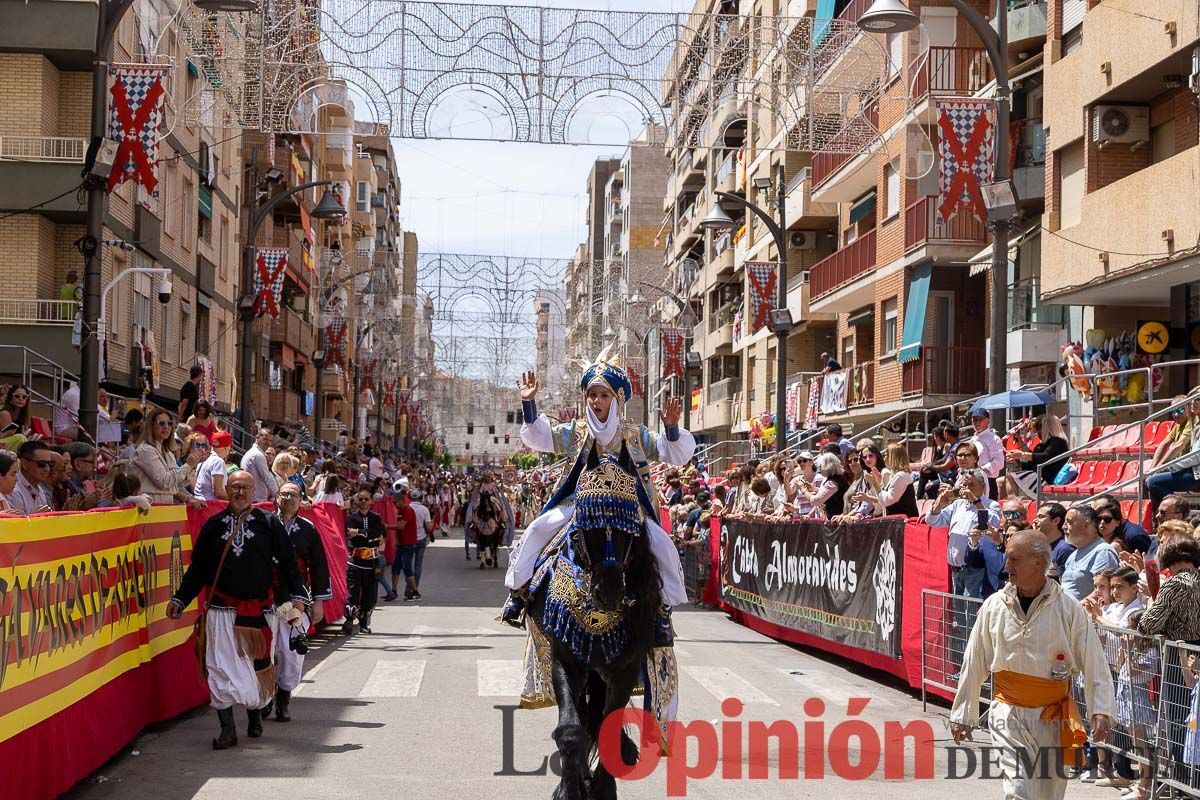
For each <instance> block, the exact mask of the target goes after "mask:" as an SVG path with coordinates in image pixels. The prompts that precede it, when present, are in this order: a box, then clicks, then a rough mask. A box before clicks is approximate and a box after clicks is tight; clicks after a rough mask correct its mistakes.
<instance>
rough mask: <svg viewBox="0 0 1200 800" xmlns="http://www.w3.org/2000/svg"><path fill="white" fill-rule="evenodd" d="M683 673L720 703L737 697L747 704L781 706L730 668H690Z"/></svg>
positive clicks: (686, 668)
mask: <svg viewBox="0 0 1200 800" xmlns="http://www.w3.org/2000/svg"><path fill="white" fill-rule="evenodd" d="M683 671H684V672H686V673H687V674H688V675H689V676H691V678H692V679H693V680H695V681H696V683H698V684H700V685H701V686H703V687H704V688H705V689H707V690H708V693H709V694H711V695H712V696H713V697H715V698H717V700H718V701H719V702H723V701H725V700H727V699H729V698H730V697H736V698H737V699H738V700H741V701H742V702H743V703H746V704H750V703H760V704H763V705H772V706H777V705H779V703H776V702H775V701H774V700H772V699H771V698H770V697H767V695H765V694H764V693H763V692H761V691H760V690H759V689H757V688H755V686H754V685H753V684H751V683H750V682H749V681H747V680H746V679H745V678H743V677H742V676H740V675H738V674H737V673H736V672H734V671H733V670H731V669H729V668H728V667H696V666H688V667H684V668H683Z"/></svg>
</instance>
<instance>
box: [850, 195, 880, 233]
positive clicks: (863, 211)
mask: <svg viewBox="0 0 1200 800" xmlns="http://www.w3.org/2000/svg"><path fill="white" fill-rule="evenodd" d="M874 210H875V193H874V192H871V194H869V195H867V196H866V197H864V198H862V199H861V200H859V201H858V202H857V203H855V204H854V205H852V206H850V224H851V225H853V224H854V223H856V222H858V221H859V220H860V219H862V218H863V217H865V216H866V215H867V214H870V213H871V212H872V211H874Z"/></svg>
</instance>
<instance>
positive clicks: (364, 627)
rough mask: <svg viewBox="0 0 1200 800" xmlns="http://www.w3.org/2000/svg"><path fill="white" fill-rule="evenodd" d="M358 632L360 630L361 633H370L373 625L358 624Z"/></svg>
mask: <svg viewBox="0 0 1200 800" xmlns="http://www.w3.org/2000/svg"><path fill="white" fill-rule="evenodd" d="M358 632H359V633H370V632H371V626H370V625H359V626H358Z"/></svg>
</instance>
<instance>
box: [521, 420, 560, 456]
mask: <svg viewBox="0 0 1200 800" xmlns="http://www.w3.org/2000/svg"><path fill="white" fill-rule="evenodd" d="M521 441H522V442H524V443H525V446H526V447H528V448H529V449H531V450H536V451H538V452H539V453H553V452H554V428H553V427H552V426H551V425H550V420H548V419H546V415H545V414H539V415H538V418H537V419H535V420H534V421H533V422H524V423H521Z"/></svg>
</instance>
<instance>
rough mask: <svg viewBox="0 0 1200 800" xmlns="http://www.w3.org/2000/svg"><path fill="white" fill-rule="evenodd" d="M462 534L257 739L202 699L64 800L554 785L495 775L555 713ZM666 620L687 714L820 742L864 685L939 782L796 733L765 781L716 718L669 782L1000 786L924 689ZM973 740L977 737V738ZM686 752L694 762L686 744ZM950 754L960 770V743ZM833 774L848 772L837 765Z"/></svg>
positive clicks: (699, 785)
mask: <svg viewBox="0 0 1200 800" xmlns="http://www.w3.org/2000/svg"><path fill="white" fill-rule="evenodd" d="M455 535H456V538H452V539H451V540H449V541H447V540H444V539H440V540H438V541H437V542H435V543H434V544H432V545H431V546H430V548H429V550H428V551H427V554H426V558H425V575H424V576H423V578H422V592H423V594H424V599H423V600H422V601H419V602H414V603H404V602H395V603H390V604H386V605H384V606H383V607H381V608H380V610H379V611H377V612H376V615H375V619H374V623H373V628H374V633H373V634H372V635H370V636H357V637H354V638H352V639H347V638H345V637H342V636H337V635H324V636H321V637H318V638H317V639H316V640H315V641H314V645H315V646H314V649H313V650H312V651H310V653H309V655H308V658H307V660H306V664H305V670H306V671H305V679H304V682H303V683H302V684H301V686H300V688H299V689H298V690H297V697H296V698H295V699H294V700H293V702H292V717H293V720H292V721H291V722H289V723H276V722H273V721H272V722H267V723H266V734H265V735H264V736H263V737H262V738H261V739H249V738H246V737H245V735H244V734H245V715H244V712H241V711H239V712H238V714H237V718H238V724H239V739H240V741H239V745H238V747H236V748H235V749H233V750H228V751H224V752H214V751H213V750H212V749H211V746H210V740H211V739H212V737H213V736H214V735H215V733H216V729H217V723H216V716H215V714H214V712H213V711H212V710H211V709H208V708H205V709H199V710H197V711H194V712H192V713H190V714H187V715H184V716H183V717H180V718H178V719H176V720H173V721H171V722H168V723H165V724H162V725H158V726H154V727H153V728H151V729H148V730H146V731H145V732H143V734H142V735H141V736H140V737H139V738H138V739H137V740H136V741H135V742H134V743H133V744H131V745H130V746H128V747H127V748H125V749H124V750H123V751H122V753H121V754H120V755H119V756H117V757H116V758H114V759H113V760H112V761H110V762H109V763H108V764H106V765H105V766H104V767H103V768H102V769H100V770H98V771H97V772H96V773H95V774H94V775H92V776H91V777H90V778H89V779H87V780H86V781H84V782H83V783H81V784H80V785H78V786H77V787H75V789H74V790H72V791H71V792H70V793H69V794H68V795H67V797H69V798H74V799H75V800H107V798H114V799H115V798H120V799H122V800H125V799H126V798H128V799H129V800H133V799H135V798H155V799H156V800H157V799H158V798H175V799H176V800H179V799H181V798H205V800H239V799H240V798H254V799H255V800H266V799H267V798H271V799H272V800H274V799H275V798H286V800H309V798H312V800H329V799H330V798H343V797H347V798H348V797H353V798H376V797H379V798H389V797H402V798H405V799H406V800H412V799H416V800H423V799H424V798H469V800H492V799H493V798H494V799H495V800H501V799H503V800H510V799H511V798H513V797H523V798H524V797H529V798H542V797H544V798H549V797H550V795H551V793H552V792H553V790H554V787H555V785H556V783H557V778H556V777H555V776H554V775H553V774H552V773H551V772H550V771H549V769H548V768H547V769H546V772H545V774H541V775H539V774H526V775H517V774H499V775H498V774H497V773H503V772H508V773H514V772H518V771H519V772H536V771H537V770H538V768H539V766H543V765H544V763H545V761H546V760H547V759H548V757H549V756H550V755H551V753H552V751H553V749H554V746H553V742H552V740H551V738H550V735H551V731H552V730H553V728H554V726H555V723H556V719H557V712H556V711H555V710H554V709H543V710H537V711H521V710H514V706H515V705H516V701H517V694H518V692H519V689H520V683H519V679H520V675H521V672H520V664H521V658H522V654H523V652H524V636H523V634H521V633H520V632H518V631H516V630H513V629H511V628H508V627H506V626H503V625H501V624H499V623H497V622H495V621H494V619H495V617H496V615H497V613H498V609H499V606H500V604H501V602H502V600H503V597H504V587H503V570H502V569H496V570H480V569H479V568H478V562H477V561H476V560H475V559H474V556H473V555H472V557H471V559H470V561H466V560H465V559H464V557H463V545H462V539H461V533H460V532H458V531H455ZM502 558H503V556H502ZM675 626H676V631H677V634H678V639H677V644H676V652H677V656H678V659H679V665H680V685H681V704H680V710H679V719H680V720H681V721H685V722H700V721H711V722H716V723H725V724H727V725H734V724H736V722H741V723H744V727H743V728H742V730H743V733H742V738H743V739H744V738H745V736H746V734H745V732H744V731H747V730H749V727H748V725H749V724H750V723H751V722H755V721H760V722H764V723H771V722H775V721H779V720H791V721H792V722H793V723H794V724H795V726H796V728H797V729H798V730H804V731H805V732H804V734H803V735H802V736H801V740H802V742H807V741H809V740H810V739H811V740H812V741H821V739H822V737H821V736H820V735H813V736H811V737H809V736H808V730H806V729H805V728H804V727H803V726H804V724H805V722H809V723H810V724H811V723H812V721H813V720H814V719H815V720H819V721H823V722H824V725H825V734H824V739H825V740H826V741H831V740H835V739H836V738H837V737H836V736H835V735H834V731H836V730H839V728H838V723H839V722H841V721H843V720H845V719H846V715H847V704H848V703H849V701H850V700H851V699H852V698H869V703H868V704H867V705H866V708H865V709H863V710H862V711H861V713H858V714H857V716H856V717H855V718H856V719H861V720H865V721H866V722H868V723H869V729H870V730H873V731H875V732H876V734H875V735H882V734H883V732H884V731H885V730H886V728H885V725H886V723H889V722H892V723H901V724H908V723H911V722H914V721H925V722H927V723H928V724H929V725H930V726H931V728H932V730H933V733H934V737H935V742H934V747H933V752H934V770H933V773H934V778H932V779H921V780H914V779H913V766H912V761H913V760H912V758H911V755H910V757H909V758H907V759H906V761H905V763H906V765H907V768H906V773H907V776H908V777H907V778H906V779H904V780H885V778H884V769H883V767H882V766H880V767H879V768H878V769H877V770H874V771H873V773H872V774H870V775H868V776H866V777H864V778H863V779H861V780H849V781H848V780H845V779H844V778H839V777H838V776H837V774H835V772H836V771H835V770H834V763H833V762H837V763H838V764H839V765H840V764H842V763H849V764H857V763H858V762H859V760H860V757H861V753H859V750H858V747H857V746H856V744H855V743H854V742H855V741H856V740H851V746H850V748H849V750H850V752H849V753H848V754H847V753H846V752H845V751H844V749H839V748H838V747H837V746H836V743H831V744H830V745H829V746H828V747H826V748H825V750H826V751H827V753H826V754H827V756H829V757H828V758H825V759H822V758H817V759H816V761H820V762H822V763H825V764H826V766H825V768H824V771H825V776H824V777H823V778H816V777H813V775H814V772H815V766H813V765H810V766H809V767H807V768H806V760H805V759H806V758H808V757H809V753H810V752H811V747H809V746H807V745H806V746H805V749H804V751H803V752H801V754H800V757H799V760H800V776H801V777H800V779H781V778H780V777H779V764H780V762H779V759H778V757H777V756H778V753H777V752H776V751H775V749H774V748H773V749H772V751H771V753H770V754H769V755H770V758H769V764H768V772H769V777H768V778H767V779H765V780H763V779H755V780H750V779H748V778H747V777H746V776H747V774H748V772H749V767H748V766H747V765H746V761H747V759H746V757H745V754H743V753H738V752H737V749H736V746H734V747H730V746H729V743H732V742H736V741H738V736H736V735H732V734H730V733H727V732H726V730H725V729H722V728H720V727H719V726H713V727H711V728H709V729H710V730H713V731H717V732H718V733H716V734H714V738H716V739H717V740H718V746H719V747H720V746H721V745H720V742H722V741H724V742H725V743H726V744H725V746H724V748H723V750H722V752H723V754H724V756H725V757H727V758H728V762H729V763H728V764H727V765H725V766H716V767H715V773H714V774H713V775H712V776H711V777H708V778H700V777H695V778H691V779H686V778H684V777H683V775H682V773H683V771H684V770H683V769H682V768H680V769H676V770H675V779H676V780H675V783H674V785H675V787H676V788H677V789H678V788H686V796H687V797H692V798H718V797H720V798H727V797H734V798H764V799H765V798H771V800H778V798H780V797H782V796H787V797H808V796H812V797H824V796H827V795H828V793H829V792H830V791H831V790H833V791H835V792H839V793H845V794H846V795H848V796H850V797H878V796H879V793H880V792H886V793H887V795H888V800H910V799H911V800H930V798H961V797H963V796H964V792H967V793H969V795H968V796H971V797H976V796H980V797H996V798H999V797H1001V796H1002V795H1003V792H1002V789H1001V785H1000V782H999V780H995V779H992V780H986V779H983V778H980V777H978V776H976V777H971V778H964V779H959V780H948V779H946V778H945V777H944V776H945V774H946V770H947V757H946V751H945V748H946V746H947V745H948V744H949V741H948V740H949V733H948V730H947V726H946V723H945V718H946V710H945V708H944V706H934V705H930V707H929V710H928V712H927V713H923V712H922V709H921V701H920V697H919V695H914V694H913V693H912V692H910V691H909V690H908V689H906V688H904V687H901V686H900V685H899V684H898V683H896V682H895V681H893V680H892V679H891V678H889V677H886V676H880V675H878V674H876V673H873V672H871V671H869V670H865V669H862V668H859V667H858V666H857V665H856V664H853V663H850V662H844V661H840V660H833V659H828V658H825V657H822V656H821V655H820V654H818V653H815V652H809V651H806V650H803V649H800V648H796V647H792V646H789V645H785V644H781V643H778V642H776V641H774V640H772V639H769V638H767V637H764V636H761V635H759V634H757V633H753V632H751V631H749V630H747V629H746V628H744V627H741V626H739V625H737V624H735V623H733V622H731V621H730V620H729V619H728V618H726V616H725V615H724V614H722V613H719V612H715V611H702V610H698V609H693V608H690V607H689V608H682V609H678V610H677V611H676V614H675ZM729 697H736V698H738V699H740V700H741V701H742V702H743V703H744V709H743V711H742V712H741V714H740V716H738V717H737V718H736V720H735V719H731V717H729V716H726V715H724V714H722V706H721V702H722V700H724V699H726V698H729ZM814 698H820V699H821V700H822V701H823V702H824V703H825V704H826V708H825V712H824V713H823V714H822V713H819V712H814V711H813V707H812V706H811V705H809V706H807V707H806V705H805V701H809V700H813V699H814ZM844 730H849V729H844ZM699 735H700V734H697V736H699ZM976 738H982V739H983V740H984V741H985V742H986V736H982V737H979V736H977V737H976ZM506 741H507V743H508V744H507V745H506ZM909 749H910V752H911V749H912V748H911V746H910V748H909ZM506 751H507V752H508V757H507V759H506V756H505V753H506ZM816 752H817V753H820V752H821V750H820V749H818V750H817V751H816ZM506 760H507V764H506ZM672 761H674V762H675V763H677V764H680V765H682V764H683V762H682V761H678V760H677V759H672ZM688 761H689V762H690V763H692V764H697V763H698V762H700V761H701V756H700V753H699V748H698V744H697V742H696V741H693V746H692V747H689V753H688ZM958 763H959V765H960V767H959V768H960V769H961V765H962V764H963V763H964V760H963V757H962V756H961V755H960V756H959V761H958ZM667 764H668V762H667V761H666V760H663V761H662V762H661V763H659V765H658V767H657V769H655V771H654V772H653V773H652V774H651V775H649V776H648V777H646V778H644V779H641V780H637V781H623V782H621V783H620V784H619V786H618V789H619V792H620V796H621V797H623V798H661V797H664V796H667V785H668V782H667V774H668V766H667ZM701 766H702V765H701ZM695 771H697V772H703V771H705V770H703V769H702V768H696V769H695ZM838 771H840V772H841V774H842V775H845V774H846V773H845V770H844V767H841V766H839V767H838ZM738 773H740V775H741V777H740V778H738V777H735V776H736V775H737V774H738ZM681 780H682V782H681ZM781 792H783V793H786V794H781ZM1119 796H1120V795H1119V793H1118V792H1116V791H1115V790H1111V789H1099V788H1096V787H1092V786H1086V785H1083V784H1079V783H1078V782H1073V783H1072V785H1071V787H1070V788H1069V789H1068V792H1067V797H1068V798H1069V799H1070V800H1077V799H1078V800H1082V799H1083V798H1098V799H1100V800H1117V798H1119Z"/></svg>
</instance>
